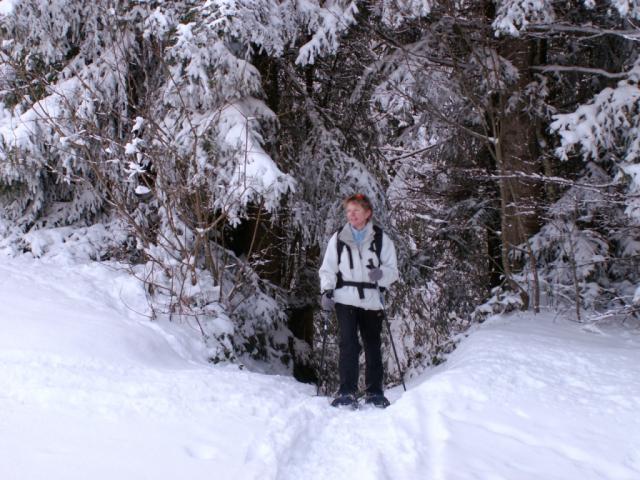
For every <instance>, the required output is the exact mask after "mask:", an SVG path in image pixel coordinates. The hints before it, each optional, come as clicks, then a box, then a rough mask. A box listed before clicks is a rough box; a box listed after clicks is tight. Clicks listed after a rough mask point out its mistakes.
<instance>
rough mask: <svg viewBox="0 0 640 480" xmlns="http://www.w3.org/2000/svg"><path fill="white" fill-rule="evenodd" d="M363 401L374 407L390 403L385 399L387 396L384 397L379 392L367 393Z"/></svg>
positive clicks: (382, 406)
mask: <svg viewBox="0 0 640 480" xmlns="http://www.w3.org/2000/svg"><path fill="white" fill-rule="evenodd" d="M364 403H365V404H366V405H373V406H374V407H378V408H387V407H388V406H389V405H391V402H389V400H387V397H385V396H384V395H383V394H381V393H374V394H367V396H366V397H365V399H364Z"/></svg>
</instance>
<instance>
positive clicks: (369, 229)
mask: <svg viewBox="0 0 640 480" xmlns="http://www.w3.org/2000/svg"><path fill="white" fill-rule="evenodd" d="M364 230H365V235H364V240H363V241H362V244H363V245H368V244H369V243H371V242H372V241H373V223H371V221H369V222H367V225H366V226H365V227H364ZM338 239H339V240H341V241H343V242H344V243H346V244H347V245H349V246H353V247H355V246H356V242H355V240H354V239H353V233H351V226H350V225H349V224H348V223H347V224H345V226H344V227H342V230H340V232H339V233H338Z"/></svg>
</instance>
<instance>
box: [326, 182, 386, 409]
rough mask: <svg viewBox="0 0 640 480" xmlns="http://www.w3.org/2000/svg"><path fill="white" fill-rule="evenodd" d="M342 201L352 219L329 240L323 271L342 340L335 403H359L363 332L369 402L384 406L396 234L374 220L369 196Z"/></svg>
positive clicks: (347, 214)
mask: <svg viewBox="0 0 640 480" xmlns="http://www.w3.org/2000/svg"><path fill="white" fill-rule="evenodd" d="M342 205H343V207H344V209H345V213H346V216H347V224H346V225H345V226H344V227H343V228H342V229H341V230H339V231H338V232H336V233H335V234H334V235H333V236H332V237H331V239H330V240H329V244H328V245H327V250H326V252H325V255H324V259H323V261H322V266H321V267H320V272H319V274H320V289H321V291H322V300H321V304H322V305H321V306H322V309H323V310H329V311H330V310H333V309H334V308H335V311H336V317H337V318H338V330H339V339H340V358H339V374H340V390H339V391H338V395H337V397H336V398H335V400H334V401H333V402H332V403H331V405H333V406H334V407H338V406H351V407H356V406H357V399H356V391H357V389H358V366H359V361H358V357H359V355H360V342H359V341H358V331H360V337H361V338H362V344H363V346H364V354H365V361H366V369H365V383H366V392H365V403H368V404H372V405H375V406H377V407H382V408H384V407H387V406H388V405H389V401H388V400H387V399H386V398H385V396H384V394H383V390H382V380H383V368H382V351H381V339H380V334H381V332H382V322H383V320H384V307H383V305H382V298H381V290H383V289H385V288H388V287H389V286H391V284H392V283H393V282H395V281H396V280H397V279H398V267H397V261H396V251H395V247H394V245H393V242H392V241H391V239H390V238H389V237H388V236H387V235H386V234H385V233H384V232H383V231H382V229H380V227H378V226H375V225H373V224H372V222H371V217H372V215H373V208H372V206H371V201H370V200H369V199H368V198H367V196H366V195H363V194H361V193H358V194H355V195H351V196H350V197H348V198H346V199H345V200H344V201H343V202H342Z"/></svg>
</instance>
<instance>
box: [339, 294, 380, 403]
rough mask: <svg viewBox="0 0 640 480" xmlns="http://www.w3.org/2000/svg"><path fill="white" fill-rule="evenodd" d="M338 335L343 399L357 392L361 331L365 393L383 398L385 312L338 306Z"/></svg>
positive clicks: (340, 392)
mask: <svg viewBox="0 0 640 480" xmlns="http://www.w3.org/2000/svg"><path fill="white" fill-rule="evenodd" d="M336 317H337V318H338V335H339V338H340V358H339V362H340V364H339V366H338V368H339V372H340V391H339V394H340V395H346V394H355V393H356V392H357V391H358V374H359V357H360V342H359V341H358V330H359V331H360V337H361V338H362V344H363V346H364V358H365V362H366V367H365V376H364V378H365V384H366V393H368V394H382V376H383V369H382V351H381V339H380V334H381V333H382V320H383V318H384V312H383V311H382V310H364V309H362V308H358V307H352V306H350V305H343V304H341V303H336Z"/></svg>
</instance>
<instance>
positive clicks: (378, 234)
mask: <svg viewBox="0 0 640 480" xmlns="http://www.w3.org/2000/svg"><path fill="white" fill-rule="evenodd" d="M341 230H342V229H340V230H338V231H337V232H336V247H337V249H338V281H337V282H336V289H338V288H342V287H345V286H349V287H356V288H357V289H358V295H359V296H360V298H364V289H365V288H374V289H375V288H380V287H378V286H377V284H375V283H369V282H351V281H346V280H343V279H342V273H341V272H340V268H339V267H340V256H341V255H342V251H343V250H344V248H345V247H346V248H347V253H348V254H349V268H351V270H353V256H352V254H351V247H349V245H347V244H346V243H344V242H343V241H342V240H340V231H341ZM369 250H370V251H372V252H374V253H375V254H376V257H377V258H378V265H377V266H378V267H380V264H381V263H382V262H381V261H380V252H382V228H380V227H379V226H377V225H374V226H373V241H372V242H371V245H369ZM370 267H371V268H375V267H376V266H375V265H370ZM380 290H383V289H382V288H380Z"/></svg>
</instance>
